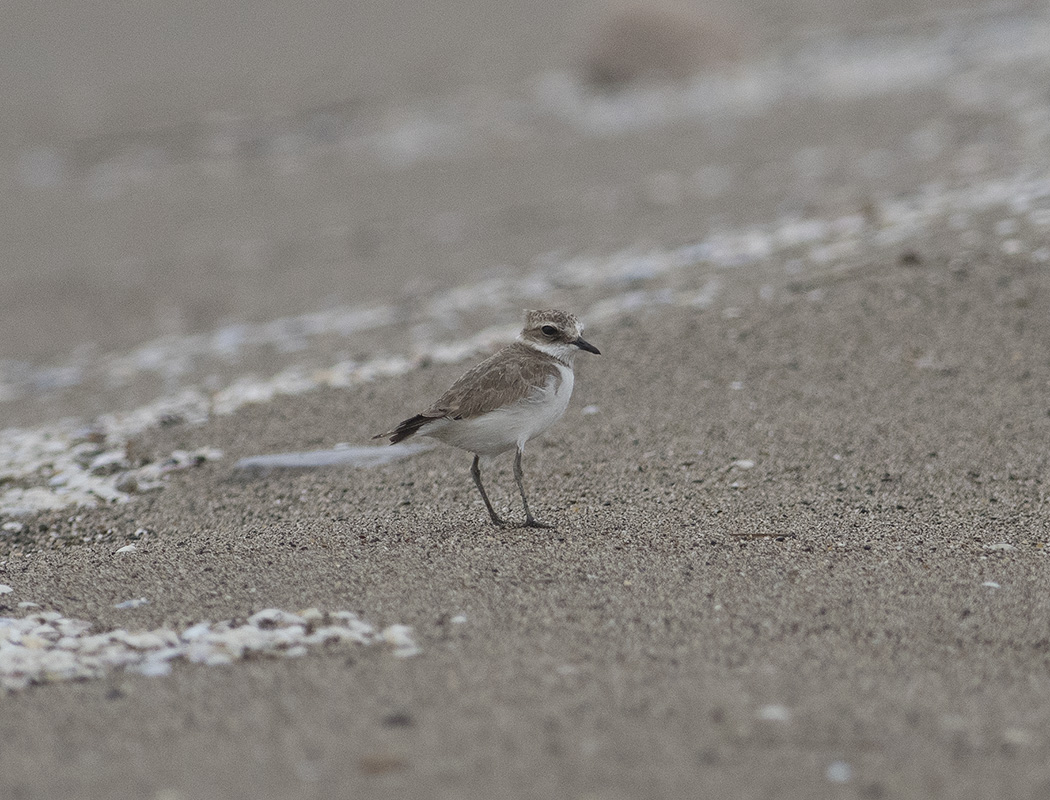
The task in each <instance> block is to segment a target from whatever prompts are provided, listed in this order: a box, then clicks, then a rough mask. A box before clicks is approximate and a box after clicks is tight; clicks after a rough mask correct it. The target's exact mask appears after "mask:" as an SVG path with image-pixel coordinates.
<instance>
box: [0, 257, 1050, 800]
mask: <svg viewBox="0 0 1050 800" xmlns="http://www.w3.org/2000/svg"><path fill="white" fill-rule="evenodd" d="M947 262H948V259H947V258H946V256H945V254H943V253H939V252H930V253H927V254H924V255H923V257H922V263H920V264H919V265H907V266H901V265H898V264H895V263H883V264H873V265H869V266H868V267H867V268H866V269H865V270H863V271H862V273H860V274H858V275H855V276H850V277H847V278H845V279H842V280H840V281H838V282H834V283H830V284H829V285H826V286H824V287H822V289H821V290H820V294H819V296H815V295H813V294H812V288H811V287H808V286H807V287H798V289H799V290H798V291H791V290H790V289H788V288H785V289H784V290H783V292H778V293H777V295H776V297H775V298H773V299H770V300H758V299H757V298H756V300H755V301H754V302H752V303H749V304H747V305H744V306H740V307H738V308H739V315H733V318H732V319H729V320H727V319H725V318H724V316H723V315H721V314H717V313H706V312H698V311H686V310H662V311H651V312H647V313H641V314H638V315H632V316H630V317H627V318H624V319H622V320H620V321H619V322H617V323H615V324H609V325H606V326H603V327H602V328H592V329H591V330H590V331H589V335H590V336H591V338H592V339H593V340H594V341H595V342H597V343H599V344H600V346H601V348H602V350H603V353H604V354H605V355H603V356H602V361H601V363H600V364H599V363H598V361H597V360H596V359H595V360H592V361H590V362H586V363H583V364H581V365H580V368H579V373H580V374H579V378H578V387H579V388H578V392H577V396H576V398H575V399H574V402H573V406H572V407H571V408H570V410H569V412H568V415H567V419H566V420H565V421H564V422H563V423H562V424H560V425H559V426H558V427H557V428H555V429H554V430H552V431H551V433H550V435H549V436H547V437H546V439H544V440H541V441H540V442H539V443H537V444H536V446H534V447H533V448H532V449H531V451H530V452H529V453H528V457H527V462H526V466H527V476H528V479H529V483H530V485H531V487H532V493H533V497H534V505H535V507H536V508H537V512H538V513H542V514H543V515H544V516H546V517H547V518H549V519H551V520H557V522H558V527H557V529H556V530H554V531H533V530H496V529H493V528H491V527H490V526H488V525H487V524H486V522H485V514H484V510H483V508H482V507H481V506H480V501H479V500H478V499H477V498H476V497H475V494H474V489H473V486H472V484H471V482H470V477H469V475H468V470H467V466H468V458H467V457H465V456H464V455H463V454H461V453H458V452H453V451H450V450H435V451H433V452H430V453H427V454H424V455H422V456H418V457H416V458H415V459H412V460H409V461H406V462H401V463H399V464H396V465H392V466H389V467H384V468H380V469H376V470H367V471H366V470H361V471H338V470H337V471H326V472H313V473H300V474H280V473H273V474H271V475H269V476H266V477H263V478H255V479H249V480H239V479H236V478H235V477H234V476H232V475H231V472H230V470H229V467H228V464H223V463H220V464H215V465H211V464H209V465H205V466H203V467H201V468H200V469H198V470H196V471H194V472H190V473H185V474H183V475H181V476H179V477H178V478H177V479H176V480H174V482H173V485H172V486H171V488H169V489H167V490H165V491H164V492H162V493H159V494H157V495H154V496H150V497H148V498H146V499H144V500H140V501H138V502H136V503H134V504H132V505H128V506H124V507H120V508H117V509H105V510H96V511H85V512H83V513H81V514H79V515H78V517H77V518H78V523H77V527H78V529H79V530H80V531H81V532H83V531H89V532H90V531H103V530H114V531H131V530H134V529H136V528H138V527H145V528H147V529H148V530H149V531H150V533H149V534H148V536H147V538H146V540H145V542H144V543H142V544H141V545H140V550H139V551H138V552H136V553H133V554H128V555H124V556H114V555H113V550H114V549H115V546H114V545H112V544H109V545H99V546H70V547H65V548H60V549H54V550H48V551H36V552H32V553H27V554H25V555H22V556H19V557H11V558H10V560H9V561H8V562H7V565H6V566H5V568H4V570H3V573H2V574H3V577H4V580H5V581H6V582H8V583H10V584H14V585H16V586H17V587H18V590H17V593H16V594H13V595H8V596H7V597H6V598H5V601H7V602H9V603H10V602H12V601H13V600H14V599H20V598H23V597H25V598H50V599H51V603H50V605H52V606H53V607H55V608H57V609H59V610H61V611H63V612H64V613H66V614H68V615H70V616H78V617H83V618H86V619H90V620H96V621H97V623H98V625H99V626H100V627H101V628H102V629H105V628H107V627H118V626H123V627H138V626H141V627H146V628H149V627H154V626H157V625H160V624H168V625H175V626H179V625H185V624H189V623H192V622H195V621H198V620H200V619H220V618H230V617H238V616H246V615H248V614H250V613H251V612H253V611H256V610H258V609H259V608H262V607H264V606H279V607H283V608H287V609H297V608H301V607H305V606H313V605H316V606H321V607H328V608H337V607H338V608H349V609H351V610H356V611H359V612H360V613H361V614H362V615H363V616H365V617H367V618H369V619H371V620H373V621H374V622H376V623H379V624H386V623H388V622H405V623H408V624H410V625H413V626H414V627H415V629H416V632H417V637H418V639H419V642H420V644H421V646H422V649H423V653H422V654H421V655H419V656H417V657H415V658H412V659H408V660H400V661H399V660H396V659H394V658H392V657H391V656H390V654H389V653H388V652H385V651H381V650H371V649H370V650H361V651H359V652H358V651H351V652H338V653H331V654H321V655H311V656H308V657H305V658H302V659H298V660H294V661H252V662H248V663H242V664H238V665H235V666H231V667H226V668H214V667H212V668H208V667H194V666H180V667H177V668H176V671H175V673H174V675H173V676H171V677H169V678H160V679H157V678H146V677H137V676H128V675H125V674H113V675H111V676H110V677H109V678H106V679H104V680H97V681H93V682H86V683H82V684H66V685H51V686H45V687H40V688H38V689H32V690H28V691H24V692H22V693H18V694H14V695H11V696H8V697H7V698H4V700H3V709H4V713H3V714H2V715H0V740H2V741H3V742H4V746H3V748H2V750H0V766H2V768H0V775H2V776H3V778H2V781H3V785H4V786H5V795H6V796H9V797H59V796H81V797H87V796H92V797H103V796H116V795H119V794H126V793H127V792H128V791H129V790H131V791H133V792H134V793H136V794H138V795H140V796H147V797H148V796H161V795H159V794H157V793H158V792H159V791H160V790H172V791H173V792H174V794H170V795H163V796H165V797H167V796H172V797H175V796H185V797H206V796H224V797H246V798H247V797H275V798H276V797H289V796H302V797H330V796H391V797H394V796H409V797H434V796H446V797H499V796H518V797H540V796H547V797H582V796H597V797H642V796H647V797H686V796H753V797H762V796H777V797H798V798H803V797H819V796H838V795H842V796H858V795H859V796H863V797H915V796H941V797H957V798H958V797H974V798H977V797H1006V796H1015V797H1037V796H1040V795H1041V794H1043V793H1044V792H1046V791H1047V790H1048V789H1050V774H1048V773H1047V767H1046V765H1047V763H1048V761H1050V759H1048V755H1050V740H1048V737H1047V735H1046V731H1047V730H1048V729H1050V728H1048V725H1050V720H1048V714H1050V705H1048V704H1047V703H1046V702H1045V700H1044V698H1045V697H1046V696H1047V693H1048V690H1050V685H1048V684H1050V674H1048V644H1047V640H1048V631H1047V622H1046V620H1047V613H1046V612H1047V601H1046V598H1047V597H1048V596H1050V586H1048V577H1047V576H1048V573H1047V565H1046V558H1047V555H1046V551H1045V549H1044V544H1045V542H1046V541H1047V538H1048V531H1047V514H1048V511H1047V508H1046V506H1045V505H1044V500H1045V475H1046V467H1047V464H1046V458H1047V456H1046V453H1047V450H1046V446H1045V443H1046V439H1047V433H1048V430H1050V406H1048V404H1047V402H1046V388H1047V386H1048V381H1050V363H1048V361H1047V358H1046V353H1047V352H1050V273H1048V272H1047V270H1046V269H1045V268H1039V269H1034V268H1032V267H1030V266H1028V265H1026V264H1024V263H1023V262H1020V263H1019V262H1007V261H1003V260H1001V259H984V258H981V259H973V260H972V261H970V262H968V263H966V264H958V263H956V264H954V265H949V264H948V263H947ZM803 290H804V291H803ZM807 292H808V293H807ZM581 360H582V359H581ZM457 371H458V368H457V367H442V368H434V369H430V370H422V371H419V372H417V373H414V374H412V375H410V376H408V377H406V378H404V379H399V380H397V381H387V382H384V383H379V384H376V385H374V386H372V387H369V388H368V389H366V390H362V391H358V392H353V393H350V392H334V391H332V392H320V393H315V394H311V395H308V396H305V397H303V398H300V399H296V400H286V401H279V402H275V403H273V404H271V405H268V406H263V407H259V408H257V409H252V410H250V411H246V412H244V413H242V414H239V415H237V416H236V417H234V418H231V419H227V420H222V421H218V422H214V423H210V424H207V425H205V426H203V427H179V426H176V427H174V428H171V429H168V430H166V431H164V432H163V433H158V434H156V435H154V436H152V437H150V438H149V440H148V443H147V446H150V447H156V448H158V449H160V450H162V451H163V450H165V449H167V448H170V447H171V446H173V445H188V444H193V443H208V444H209V445H214V446H220V447H222V448H224V449H225V450H226V452H227V454H228V455H229V456H230V457H231V458H232V457H236V456H241V455H249V454H252V453H257V452H260V451H266V450H279V449H282V448H288V447H289V446H291V445H300V446H301V445H302V444H303V443H310V442H325V441H327V442H330V441H332V439H333V438H335V437H345V438H349V439H352V440H364V439H365V437H366V436H367V435H368V434H369V433H371V432H373V431H376V430H380V429H382V428H383V427H384V425H385V424H387V423H388V422H389V420H390V417H391V416H392V415H393V416H397V414H398V413H400V410H401V409H404V408H409V409H411V408H414V407H415V406H417V405H419V404H420V403H421V401H423V400H425V398H427V397H430V396H431V395H432V394H433V393H434V392H435V390H437V389H438V388H439V387H442V386H444V385H445V384H446V383H447V382H448V380H449V379H451V378H452V377H454V375H455V374H456V373H457ZM734 386H736V387H739V388H732V387H734ZM654 389H655V390H656V391H655V392H654ZM587 404H596V405H598V406H599V409H600V412H599V413H598V414H590V415H581V413H580V409H581V407H583V406H584V405H587ZM740 459H747V460H750V461H753V462H754V466H753V467H751V468H749V469H748V468H742V467H741V466H736V467H734V466H732V465H733V463H734V462H736V461H738V460H740ZM743 466H744V467H746V466H747V465H746V464H745V465H743ZM494 480H495V481H498V483H499V486H500V489H498V490H497V493H499V494H501V496H502V497H503V498H505V499H506V500H507V501H508V502H511V501H513V493H512V492H511V491H510V489H511V488H512V484H511V483H510V476H509V474H508V471H507V470H506V469H505V468H504V469H503V470H502V471H501V472H500V473H499V477H498V478H497V477H495V475H494ZM494 485H496V484H495V483H494ZM511 510H512V512H513V511H516V510H517V509H516V508H515V507H514V506H513V503H511ZM40 525H41V526H46V527H47V530H48V533H49V534H51V533H54V534H57V535H58V536H60V537H62V536H65V535H66V534H67V532H68V531H69V529H70V525H69V524H68V523H67V522H66V515H55V516H53V517H51V518H48V519H44V520H42V521H41V522H40ZM42 530H43V527H41V531H42ZM39 538H41V539H44V540H45V541H46V539H47V536H46V535H44V534H41V535H40V537H39ZM1000 543H1009V544H1010V545H1011V549H1008V550H997V549H990V548H989V546H991V545H997V544H1000ZM987 581H994V582H995V583H996V584H998V587H997V588H993V587H990V586H987V585H984V584H985V582H987ZM140 595H142V596H147V597H149V598H150V600H151V603H150V604H149V605H148V606H144V607H142V608H139V609H136V610H133V611H117V610H114V609H113V607H112V606H113V603H114V601H115V600H116V599H120V598H124V597H133V596H140ZM460 614H462V615H464V616H465V617H466V622H465V623H462V624H453V623H452V622H451V621H450V620H451V618H453V617H454V616H456V615H460ZM767 717H769V718H767ZM836 762H843V764H846V765H848V770H849V775H848V777H849V781H848V783H845V784H843V785H842V786H838V785H836V784H834V783H829V778H828V775H829V773H828V772H827V771H828V770H829V769H832V773H830V774H831V775H832V777H834V776H836V775H839V773H836V772H835V771H834V770H836V769H838V770H842V769H846V768H845V767H843V766H842V765H839V764H837V763H836Z"/></svg>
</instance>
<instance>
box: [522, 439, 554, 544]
mask: <svg viewBox="0 0 1050 800" xmlns="http://www.w3.org/2000/svg"><path fill="white" fill-rule="evenodd" d="M514 480H515V481H517V482H518V491H519V492H521V504H522V505H523V506H525V527H526V528H553V527H554V526H553V525H548V524H547V523H546V522H540V521H539V520H537V519H536V518H535V517H534V516H532V512H531V511H529V501H528V500H527V499H526V498H525V484H524V482H522V479H521V448H518V450H517V451H515V453H514Z"/></svg>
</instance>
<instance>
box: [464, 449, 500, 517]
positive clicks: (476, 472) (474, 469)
mask: <svg viewBox="0 0 1050 800" xmlns="http://www.w3.org/2000/svg"><path fill="white" fill-rule="evenodd" d="M479 460H480V457H479V456H474V463H473V464H471V465H470V474H471V475H473V476H474V483H475V484H477V487H478V491H479V492H481V499H482V500H484V501H485V508H487V509H488V510H489V516H490V517H492V524H493V525H506V524H507V522H506V520H504V519H502V518H501V517H500V515H499V514H497V513H496V509H494V508H493V507H492V503H490V502H489V496H488V495H487V494H486V493H485V487H484V486H482V485H481V467H480V466H479V465H478V461H479Z"/></svg>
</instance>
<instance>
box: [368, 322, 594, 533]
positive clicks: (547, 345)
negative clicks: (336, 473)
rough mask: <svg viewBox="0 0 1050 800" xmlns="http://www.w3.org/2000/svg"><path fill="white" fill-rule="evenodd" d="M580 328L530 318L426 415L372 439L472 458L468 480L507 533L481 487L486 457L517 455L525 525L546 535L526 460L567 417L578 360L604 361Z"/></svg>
mask: <svg viewBox="0 0 1050 800" xmlns="http://www.w3.org/2000/svg"><path fill="white" fill-rule="evenodd" d="M582 334H583V324H582V323H581V322H580V321H579V320H578V319H576V317H574V316H573V315H572V314H566V313H565V312H564V311H554V310H550V311H527V312H525V327H524V329H523V330H522V332H521V333H520V334H519V335H518V339H517V341H515V342H514V343H512V344H509V345H507V346H506V347H504V348H503V349H502V350H500V351H499V352H497V353H496V354H495V355H492V356H490V357H489V358H487V359H486V360H485V361H482V362H481V363H480V364H478V365H477V366H476V367H474V368H473V369H471V370H469V371H468V372H467V373H466V374H464V375H463V376H462V377H461V378H460V379H459V380H457V381H456V382H455V383H453V384H452V386H451V387H450V388H449V390H448V391H447V392H445V393H444V394H443V395H441V397H440V398H438V400H437V402H435V403H434V404H433V405H431V406H430V408H428V409H427V410H426V411H424V412H423V413H422V414H416V415H415V416H414V417H409V418H408V419H406V420H405V421H404V422H402V423H401V424H400V425H398V426H397V427H396V428H394V429H393V430H391V431H387V432H386V433H380V434H378V435H377V436H373V437H372V438H373V439H390V443H391V444H397V443H398V442H400V441H403V440H405V439H407V438H408V437H410V436H414V435H416V434H419V435H421V436H430V437H432V438H434V439H437V440H439V441H442V442H445V443H446V444H450V445H453V446H454V447H459V448H461V449H463V450H466V451H468V452H471V453H473V454H474V463H473V464H472V465H471V467H470V474H471V475H472V476H473V477H474V483H475V484H477V487H478V491H479V492H480V493H481V499H482V500H484V501H485V508H487V509H488V512H489V517H491V519H492V522H493V524H495V525H506V524H507V522H506V520H504V519H502V518H501V517H500V516H499V514H497V513H496V510H495V509H494V508H493V507H492V503H491V502H490V501H489V496H488V494H487V493H486V492H485V487H484V485H483V484H482V483H481V466H480V457H481V456H495V455H499V454H500V453H505V452H506V451H508V450H510V449H511V448H514V480H515V482H517V484H518V491H519V492H521V504H522V505H523V506H524V508H525V525H526V526H528V527H531V528H549V527H551V526H550V525H547V524H545V523H543V522H539V521H538V520H537V519H536V518H535V517H533V516H532V512H531V511H530V510H529V501H528V499H527V498H526V497H525V484H524V482H523V481H522V472H521V454H522V452H523V451H524V450H525V443H526V442H528V441H529V440H530V439H535V438H536V437H537V436H539V435H540V434H541V433H543V432H544V431H545V430H547V428H549V427H550V426H551V425H553V424H554V423H555V422H557V421H558V420H559V419H560V418H561V415H562V414H564V413H565V408H566V407H567V406H568V405H569V397H570V396H571V395H572V386H573V372H572V365H573V361H574V360H575V358H576V353H577V352H578V351H580V350H586V351H587V352H588V353H594V354H595V355H601V353H600V352H599V350H598V348H597V347H595V346H594V345H593V344H591V343H590V342H588V341H586V340H585V339H584V338H583V335H582Z"/></svg>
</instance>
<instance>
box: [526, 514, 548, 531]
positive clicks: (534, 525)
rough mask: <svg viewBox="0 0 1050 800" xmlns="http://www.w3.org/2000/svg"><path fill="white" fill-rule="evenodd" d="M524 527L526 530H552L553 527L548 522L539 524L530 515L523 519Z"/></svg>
mask: <svg viewBox="0 0 1050 800" xmlns="http://www.w3.org/2000/svg"><path fill="white" fill-rule="evenodd" d="M525 527H526V528H553V527H554V525H552V524H551V523H549V522H540V521H539V520H538V519H536V518H535V517H534V516H532V514H529V515H528V516H527V517H525Z"/></svg>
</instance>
